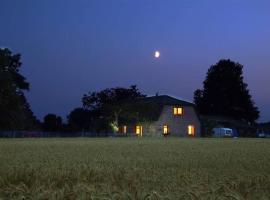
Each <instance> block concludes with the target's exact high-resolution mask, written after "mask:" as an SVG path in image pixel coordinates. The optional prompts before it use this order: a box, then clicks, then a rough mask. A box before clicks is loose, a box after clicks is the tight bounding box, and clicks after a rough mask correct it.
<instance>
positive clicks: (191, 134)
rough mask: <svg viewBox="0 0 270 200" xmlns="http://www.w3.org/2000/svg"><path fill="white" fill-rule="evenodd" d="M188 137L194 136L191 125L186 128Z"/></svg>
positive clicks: (193, 129)
mask: <svg viewBox="0 0 270 200" xmlns="http://www.w3.org/2000/svg"><path fill="white" fill-rule="evenodd" d="M188 135H189V136H194V135H195V128H194V126H193V125H189V126H188Z"/></svg>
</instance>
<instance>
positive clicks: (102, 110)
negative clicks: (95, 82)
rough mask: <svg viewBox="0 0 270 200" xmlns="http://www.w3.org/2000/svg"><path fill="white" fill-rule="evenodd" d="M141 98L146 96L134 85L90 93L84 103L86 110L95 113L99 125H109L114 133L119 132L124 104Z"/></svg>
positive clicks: (83, 99)
mask: <svg viewBox="0 0 270 200" xmlns="http://www.w3.org/2000/svg"><path fill="white" fill-rule="evenodd" d="M141 97H145V95H143V94H142V93H141V92H140V91H139V90H138V88H137V86H136V85H132V86H130V87H129V88H121V87H116V88H108V89H105V90H102V91H100V92H89V93H88V94H85V95H84V96H83V98H82V102H83V107H84V108H85V109H88V110H90V111H95V113H96V120H97V121H98V124H101V125H103V126H105V125H109V127H111V129H112V130H113V131H117V129H118V121H119V115H120V114H121V112H122V111H123V109H122V104H123V103H124V102H129V101H134V100H136V99H138V98H141ZM104 128H105V129H106V128H108V127H104Z"/></svg>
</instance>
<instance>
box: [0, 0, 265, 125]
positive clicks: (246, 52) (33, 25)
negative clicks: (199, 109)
mask: <svg viewBox="0 0 270 200" xmlns="http://www.w3.org/2000/svg"><path fill="white" fill-rule="evenodd" d="M0 24H1V26H0V27H1V30H0V46H2V47H9V48H11V49H12V51H13V52H14V53H21V54H22V61H23V67H22V73H23V74H24V75H25V76H26V77H27V78H28V80H29V82H30V83H31V90H30V92H29V93H28V95H27V96H28V99H29V101H30V103H31V106H32V109H33V111H34V112H35V114H36V115H37V116H38V117H39V118H42V117H43V116H44V115H45V114H47V113H56V114H59V115H61V116H63V117H65V116H66V115H67V114H68V113H69V111H70V110H71V109H73V108H74V107H76V106H80V105H81V97H82V95H83V94H84V93H86V92H87V91H89V90H91V91H93V90H100V89H103V88H107V87H115V86H124V87H126V86H129V85H131V84H137V85H138V86H139V88H140V89H141V90H142V91H143V92H145V93H146V94H155V93H156V92H157V91H158V92H159V93H160V94H171V95H174V96H179V97H182V98H184V99H189V100H192V98H193V92H194V90H195V89H197V88H201V87H202V82H203V80H204V78H205V74H206V71H207V69H208V68H209V66H210V65H212V64H215V63H216V62H217V61H218V60H219V59H221V58H230V59H232V60H234V61H237V62H239V63H241V64H243V65H244V77H245V81H246V82H247V83H248V85H249V89H250V90H251V94H252V95H253V99H254V100H255V102H256V104H257V105H258V106H259V108H260V111H261V119H260V120H261V121H269V120H270V89H269V87H270V78H269V75H270V1H268V0H265V1H260V0H258V1H255V0H250V1H249V0H224V1H221V0H220V1H217V0H211V1H210V0H203V1H201V0H194V1H192V0H73V1H69V0H44V1H38V0H23V1H22V0H0ZM155 50H159V51H160V52H161V57H160V59H158V60H156V59H154V57H153V52H154V51H155Z"/></svg>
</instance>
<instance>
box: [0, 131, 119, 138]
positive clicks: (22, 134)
mask: <svg viewBox="0 0 270 200" xmlns="http://www.w3.org/2000/svg"><path fill="white" fill-rule="evenodd" d="M113 136H115V135H114V133H91V132H42V131H0V138H28V137H32V138H43V137H44V138H49V137H113Z"/></svg>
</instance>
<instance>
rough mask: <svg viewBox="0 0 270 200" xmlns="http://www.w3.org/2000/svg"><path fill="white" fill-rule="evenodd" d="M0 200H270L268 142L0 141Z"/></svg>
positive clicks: (139, 140)
mask: <svg viewBox="0 0 270 200" xmlns="http://www.w3.org/2000/svg"><path fill="white" fill-rule="evenodd" d="M0 199H243V200H244V199H270V140H268V139H188V138H186V139H184V138H63V139H62V138H48V139H0Z"/></svg>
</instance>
